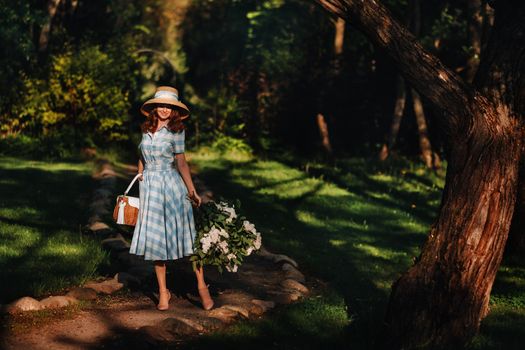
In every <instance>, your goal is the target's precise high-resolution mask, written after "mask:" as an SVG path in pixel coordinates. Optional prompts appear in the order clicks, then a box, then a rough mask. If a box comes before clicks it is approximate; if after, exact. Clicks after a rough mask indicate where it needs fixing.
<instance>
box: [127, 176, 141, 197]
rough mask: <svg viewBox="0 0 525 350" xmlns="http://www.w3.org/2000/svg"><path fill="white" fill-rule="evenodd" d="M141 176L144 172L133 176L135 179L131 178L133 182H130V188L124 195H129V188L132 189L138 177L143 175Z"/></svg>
mask: <svg viewBox="0 0 525 350" xmlns="http://www.w3.org/2000/svg"><path fill="white" fill-rule="evenodd" d="M141 176H142V174H137V175H136V176H135V177H134V178H133V180H131V183H130V184H129V186H128V188H126V191H125V192H124V196H127V195H128V192H129V190H131V187H133V185H134V184H135V181H137V179H138V178H139V177H141Z"/></svg>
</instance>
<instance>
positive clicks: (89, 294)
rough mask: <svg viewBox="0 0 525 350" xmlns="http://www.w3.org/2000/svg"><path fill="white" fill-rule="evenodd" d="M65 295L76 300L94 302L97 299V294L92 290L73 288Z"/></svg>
mask: <svg viewBox="0 0 525 350" xmlns="http://www.w3.org/2000/svg"><path fill="white" fill-rule="evenodd" d="M66 295H67V296H70V297H72V298H75V299H78V300H95V299H96V298H97V292H96V291H95V290H94V289H91V288H82V287H74V288H72V289H71V290H70V291H69V292H68V293H67V294H66Z"/></svg>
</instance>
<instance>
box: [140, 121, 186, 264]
mask: <svg viewBox="0 0 525 350" xmlns="http://www.w3.org/2000/svg"><path fill="white" fill-rule="evenodd" d="M184 136H185V133H184V130H183V131H181V132H178V133H176V132H172V131H170V130H168V129H167V128H166V127H163V128H161V129H160V130H157V132H155V133H153V134H152V133H146V134H143V135H142V142H141V143H140V144H139V149H140V151H141V154H142V161H143V162H144V173H143V175H144V179H143V181H141V182H140V208H139V216H138V219H137V224H136V226H135V231H134V233H133V239H132V241H131V248H130V253H131V254H136V255H142V256H144V259H145V260H174V259H178V258H182V257H183V256H187V255H191V254H192V253H193V241H194V239H195V235H196V231H195V222H194V219H193V208H192V206H191V202H190V200H189V199H188V198H186V195H187V194H188V189H187V188H186V185H185V184H184V181H183V180H182V177H181V175H180V174H179V172H178V170H177V165H176V164H177V162H176V161H175V157H174V154H176V153H183V152H184Z"/></svg>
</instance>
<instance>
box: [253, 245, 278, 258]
mask: <svg viewBox="0 0 525 350" xmlns="http://www.w3.org/2000/svg"><path fill="white" fill-rule="evenodd" d="M257 255H259V256H260V257H263V258H265V259H269V260H273V256H274V255H275V254H273V253H270V252H269V251H268V250H267V249H266V248H265V247H264V246H261V248H260V249H259V250H258V251H257Z"/></svg>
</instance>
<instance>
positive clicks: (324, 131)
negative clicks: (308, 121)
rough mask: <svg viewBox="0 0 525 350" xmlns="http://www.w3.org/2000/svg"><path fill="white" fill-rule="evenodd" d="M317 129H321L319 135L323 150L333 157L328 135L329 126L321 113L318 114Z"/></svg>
mask: <svg viewBox="0 0 525 350" xmlns="http://www.w3.org/2000/svg"><path fill="white" fill-rule="evenodd" d="M316 120H317V127H318V128H319V135H320V136H321V142H322V145H323V150H324V151H325V153H326V154H327V155H329V156H331V155H332V144H331V143H330V135H329V134H328V124H326V121H325V119H324V116H323V115H322V114H321V113H317V117H316Z"/></svg>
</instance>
